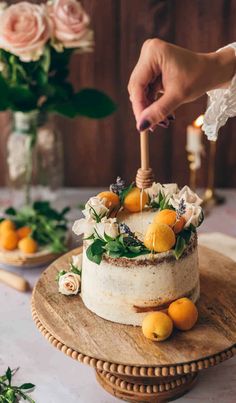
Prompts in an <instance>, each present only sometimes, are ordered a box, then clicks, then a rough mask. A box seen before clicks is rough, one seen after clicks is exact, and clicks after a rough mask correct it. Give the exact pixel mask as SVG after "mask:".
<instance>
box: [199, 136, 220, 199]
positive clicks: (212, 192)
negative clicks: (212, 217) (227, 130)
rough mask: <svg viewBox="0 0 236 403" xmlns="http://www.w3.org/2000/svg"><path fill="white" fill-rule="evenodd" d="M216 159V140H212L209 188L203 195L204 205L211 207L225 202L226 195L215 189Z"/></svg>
mask: <svg viewBox="0 0 236 403" xmlns="http://www.w3.org/2000/svg"><path fill="white" fill-rule="evenodd" d="M215 159H216V142H215V141H211V142H210V152H209V163H208V179H207V188H206V190H205V192H204V195H203V203H202V205H203V206H204V207H211V206H215V205H219V204H223V203H224V202H225V197H223V196H220V195H218V194H217V193H216V191H215Z"/></svg>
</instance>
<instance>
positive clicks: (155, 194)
mask: <svg viewBox="0 0 236 403" xmlns="http://www.w3.org/2000/svg"><path fill="white" fill-rule="evenodd" d="M145 191H146V192H147V194H148V196H149V197H150V199H151V201H154V200H155V201H156V202H157V203H158V200H156V199H157V198H159V194H160V192H161V191H162V185H161V184H160V183H156V182H153V184H152V186H151V187H150V188H147V189H145Z"/></svg>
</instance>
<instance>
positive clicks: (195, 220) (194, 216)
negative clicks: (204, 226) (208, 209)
mask: <svg viewBox="0 0 236 403" xmlns="http://www.w3.org/2000/svg"><path fill="white" fill-rule="evenodd" d="M201 214H202V208H201V207H200V206H197V205H194V204H188V203H187V204H186V212H185V213H184V215H183V217H184V219H185V221H186V223H185V226H184V228H188V227H189V226H190V224H192V225H193V226H194V227H197V226H198V225H199V221H200V216H201Z"/></svg>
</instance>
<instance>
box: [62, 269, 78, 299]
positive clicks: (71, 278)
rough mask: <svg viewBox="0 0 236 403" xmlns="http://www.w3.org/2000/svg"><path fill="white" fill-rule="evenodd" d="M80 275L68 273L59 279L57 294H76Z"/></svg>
mask: <svg viewBox="0 0 236 403" xmlns="http://www.w3.org/2000/svg"><path fill="white" fill-rule="evenodd" d="M80 280H81V279H80V275H79V274H76V273H72V272H68V273H65V274H63V275H62V276H60V278H59V292H60V293H61V294H64V295H75V294H78V292H79V289H80Z"/></svg>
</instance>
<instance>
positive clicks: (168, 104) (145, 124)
mask: <svg viewBox="0 0 236 403" xmlns="http://www.w3.org/2000/svg"><path fill="white" fill-rule="evenodd" d="M180 105H181V99H180V97H179V96H177V95H175V94H173V93H172V91H170V92H165V93H164V94H163V96H162V97H161V98H159V99H158V100H157V101H156V102H153V103H152V104H151V105H150V106H148V107H147V108H146V109H144V110H143V112H142V113H141V115H140V118H139V120H138V122H137V129H138V130H139V131H142V130H146V129H148V128H153V127H154V126H155V125H157V124H160V123H161V125H162V124H163V123H164V124H165V126H166V125H167V126H168V123H167V122H168V121H169V120H171V118H168V117H169V116H170V115H172V113H173V111H175V109H176V108H178V106H180ZM166 119H167V120H166Z"/></svg>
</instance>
